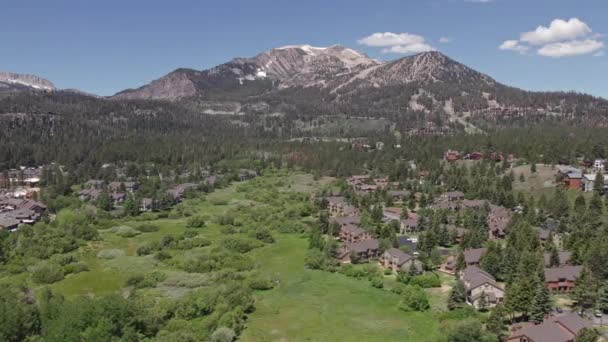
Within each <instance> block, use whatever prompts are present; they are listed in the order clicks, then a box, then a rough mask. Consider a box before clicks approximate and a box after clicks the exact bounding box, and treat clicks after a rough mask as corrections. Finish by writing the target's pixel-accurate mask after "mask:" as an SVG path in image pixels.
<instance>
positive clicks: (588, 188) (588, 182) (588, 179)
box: [583, 173, 608, 192]
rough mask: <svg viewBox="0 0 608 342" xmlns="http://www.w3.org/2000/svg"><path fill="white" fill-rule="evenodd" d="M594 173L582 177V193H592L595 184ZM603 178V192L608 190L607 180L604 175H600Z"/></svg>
mask: <svg viewBox="0 0 608 342" xmlns="http://www.w3.org/2000/svg"><path fill="white" fill-rule="evenodd" d="M595 176H596V174H595V173H591V174H586V175H583V191H585V192H592V191H593V185H594V184H595ZM602 176H603V177H604V191H606V189H608V178H607V177H606V175H602Z"/></svg>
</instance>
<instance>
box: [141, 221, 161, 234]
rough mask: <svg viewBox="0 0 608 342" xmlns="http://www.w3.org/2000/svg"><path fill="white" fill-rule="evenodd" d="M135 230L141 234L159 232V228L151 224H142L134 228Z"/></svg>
mask: <svg viewBox="0 0 608 342" xmlns="http://www.w3.org/2000/svg"><path fill="white" fill-rule="evenodd" d="M135 229H137V230H139V231H140V232H142V233H152V232H157V231H159V230H160V227H159V226H157V225H155V224H152V223H144V224H140V225H139V226H137V227H135Z"/></svg>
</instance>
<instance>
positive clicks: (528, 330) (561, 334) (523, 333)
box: [506, 312, 592, 342]
mask: <svg viewBox="0 0 608 342" xmlns="http://www.w3.org/2000/svg"><path fill="white" fill-rule="evenodd" d="M591 326H592V324H591V322H589V321H588V320H586V319H584V318H582V317H580V316H579V315H578V314H576V313H574V312H570V313H567V314H565V315H562V316H557V317H549V318H547V319H545V321H544V322H543V323H541V324H538V325H535V324H530V325H528V326H527V327H525V328H519V329H515V330H513V331H512V333H511V335H510V336H509V337H508V338H507V340H506V341H507V342H574V340H575V337H576V335H577V334H578V333H579V331H581V330H583V329H584V328H590V327H591Z"/></svg>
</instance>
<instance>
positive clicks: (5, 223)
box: [0, 216, 20, 229]
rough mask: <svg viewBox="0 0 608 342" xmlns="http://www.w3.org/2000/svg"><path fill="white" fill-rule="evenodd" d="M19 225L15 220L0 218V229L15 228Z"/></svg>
mask: <svg viewBox="0 0 608 342" xmlns="http://www.w3.org/2000/svg"><path fill="white" fill-rule="evenodd" d="M19 223H20V221H19V220H17V219H15V218H12V217H6V216H0V229H1V228H13V227H17V226H18V225H19Z"/></svg>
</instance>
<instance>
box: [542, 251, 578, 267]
mask: <svg viewBox="0 0 608 342" xmlns="http://www.w3.org/2000/svg"><path fill="white" fill-rule="evenodd" d="M557 257H558V258H559V265H556V266H566V265H570V259H572V252H567V251H562V252H557ZM543 258H544V260H545V267H551V253H550V252H545V253H543Z"/></svg>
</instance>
